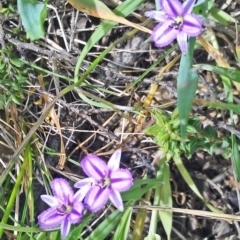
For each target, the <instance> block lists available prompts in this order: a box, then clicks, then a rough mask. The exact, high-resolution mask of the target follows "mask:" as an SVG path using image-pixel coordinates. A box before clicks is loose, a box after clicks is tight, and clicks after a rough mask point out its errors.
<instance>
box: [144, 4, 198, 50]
mask: <svg viewBox="0 0 240 240" xmlns="http://www.w3.org/2000/svg"><path fill="white" fill-rule="evenodd" d="M159 1H160V6H161V9H162V10H161V11H148V12H146V13H145V15H146V16H147V17H150V18H153V19H155V20H157V21H159V22H161V23H159V24H158V25H157V26H156V27H155V28H154V29H153V31H152V35H151V40H152V41H153V42H154V43H155V45H156V46H157V47H165V46H167V45H169V44H171V43H172V42H173V40H174V39H176V38H177V41H178V44H179V47H180V49H181V51H182V53H183V54H185V53H187V37H188V36H190V37H197V36H198V35H200V34H201V31H202V22H201V20H200V19H199V18H198V17H197V16H196V15H195V14H193V13H191V12H192V9H193V6H194V2H195V0H186V1H185V2H184V3H183V4H181V3H180V2H179V1H178V0H159Z"/></svg>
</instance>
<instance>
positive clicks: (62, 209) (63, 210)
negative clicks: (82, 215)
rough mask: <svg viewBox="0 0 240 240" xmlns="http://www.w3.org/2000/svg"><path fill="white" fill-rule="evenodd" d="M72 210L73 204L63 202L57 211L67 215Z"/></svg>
mask: <svg viewBox="0 0 240 240" xmlns="http://www.w3.org/2000/svg"><path fill="white" fill-rule="evenodd" d="M71 211H72V206H71V205H67V206H66V205H64V204H62V205H61V206H60V207H58V208H57V213H58V214H59V215H65V214H69V213H70V212H71Z"/></svg>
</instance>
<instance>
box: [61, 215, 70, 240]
mask: <svg viewBox="0 0 240 240" xmlns="http://www.w3.org/2000/svg"><path fill="white" fill-rule="evenodd" d="M70 227H71V223H70V221H69V220H68V219H67V218H65V219H64V220H63V222H62V224H61V238H62V239H64V238H66V237H67V235H68V233H69V231H70Z"/></svg>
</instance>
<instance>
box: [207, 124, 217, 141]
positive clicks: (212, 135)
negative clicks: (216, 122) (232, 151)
mask: <svg viewBox="0 0 240 240" xmlns="http://www.w3.org/2000/svg"><path fill="white" fill-rule="evenodd" d="M203 136H204V137H205V138H217V136H218V133H217V131H216V130H215V129H214V128H213V127H212V126H210V125H208V126H206V127H205V128H204V129H203Z"/></svg>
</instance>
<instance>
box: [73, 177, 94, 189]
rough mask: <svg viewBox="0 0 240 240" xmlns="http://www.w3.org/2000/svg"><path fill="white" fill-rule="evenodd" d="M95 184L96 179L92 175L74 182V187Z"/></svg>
mask: <svg viewBox="0 0 240 240" xmlns="http://www.w3.org/2000/svg"><path fill="white" fill-rule="evenodd" d="M94 184H95V179H94V178H92V177H90V178H84V179H82V180H79V181H78V182H76V183H75V184H74V187H75V188H82V187H85V186H87V185H90V186H91V185H94Z"/></svg>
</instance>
